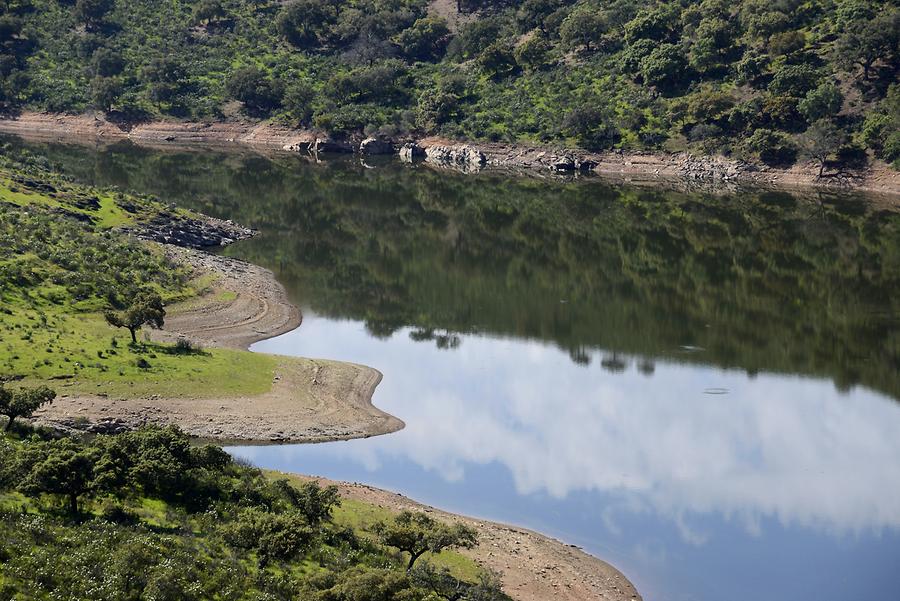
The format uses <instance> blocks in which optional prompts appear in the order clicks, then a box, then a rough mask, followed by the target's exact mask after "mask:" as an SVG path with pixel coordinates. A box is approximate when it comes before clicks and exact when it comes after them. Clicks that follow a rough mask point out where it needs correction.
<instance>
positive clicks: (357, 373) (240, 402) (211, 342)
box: [36, 245, 404, 443]
mask: <svg viewBox="0 0 900 601" xmlns="http://www.w3.org/2000/svg"><path fill="white" fill-rule="evenodd" d="M162 248H163V251H164V252H165V253H166V254H167V255H168V256H169V257H171V258H172V259H173V260H176V261H178V262H181V263H184V264H187V265H189V266H190V267H191V269H193V270H194V272H195V276H196V277H197V278H202V279H203V280H204V281H208V284H207V285H206V287H205V289H204V290H203V291H202V293H201V294H200V295H199V296H198V297H196V298H192V299H191V300H189V301H186V302H183V303H179V304H175V305H171V306H169V307H168V308H167V312H168V315H167V317H166V324H165V328H164V329H163V330H160V331H150V335H151V338H152V339H153V340H156V341H164V342H174V341H175V340H177V339H178V338H187V339H189V340H191V341H192V342H194V343H196V344H199V345H201V346H202V347H204V348H235V349H247V348H248V347H249V346H250V345H251V344H253V343H254V342H257V341H259V340H264V339H266V338H270V337H272V336H277V335H279V334H282V333H284V332H288V331H290V330H293V329H294V328H296V327H297V326H299V325H300V320H301V315H300V311H299V310H298V309H297V307H295V306H294V305H293V304H292V303H291V302H290V301H289V300H288V298H287V294H286V293H285V290H284V288H283V287H282V286H281V284H279V283H278V281H277V280H276V279H275V277H274V275H273V274H272V272H270V271H269V270H267V269H263V268H262V267H258V266H256V265H252V264H250V263H246V262H244V261H239V260H237V259H231V258H228V257H220V256H217V255H211V254H208V253H206V252H202V251H197V250H193V249H188V248H180V247H175V246H172V245H162ZM380 381H381V373H379V372H378V371H377V370H375V369H372V368H370V367H366V366H363V365H356V364H351V363H343V362H340V361H329V360H324V359H306V358H297V357H280V358H279V363H278V366H277V368H276V369H275V373H274V375H273V380H272V388H271V389H270V390H269V391H268V392H266V393H264V394H261V395H255V396H238V397H221V396H220V397H210V398H202V397H178V398H164V397H160V396H157V395H153V396H150V397H148V398H109V397H106V396H99V395H97V396H91V395H78V396H69V395H65V394H62V395H61V396H60V397H58V398H57V399H56V401H54V403H53V404H52V405H49V406H47V407H46V408H44V409H42V410H41V411H40V412H38V413H37V414H36V421H37V422H38V423H42V424H45V425H50V426H53V427H56V428H59V429H62V430H68V431H75V430H77V431H87V432H93V433H116V432H122V431H125V430H130V429H134V428H137V427H140V426H142V425H146V424H161V425H176V426H178V427H179V428H181V429H182V430H184V431H185V432H187V433H188V434H190V435H192V436H197V437H201V438H207V439H217V440H228V441H245V442H270V443H272V442H322V441H329V440H347V439H351V438H366V437H369V436H377V435H379V434H387V433H389V432H395V431H397V430H399V429H401V428H403V426H404V424H403V422H402V421H401V420H399V419H397V418H396V417H394V416H392V415H389V414H387V413H385V412H383V411H381V410H380V409H378V408H377V407H375V406H374V405H373V404H372V395H373V394H374V392H375V388H376V387H377V386H378V383H379V382H380Z"/></svg>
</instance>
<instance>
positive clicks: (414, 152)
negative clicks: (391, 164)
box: [399, 142, 425, 163]
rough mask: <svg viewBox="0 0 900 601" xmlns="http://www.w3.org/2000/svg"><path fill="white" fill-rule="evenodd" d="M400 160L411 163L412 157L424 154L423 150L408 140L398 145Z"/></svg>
mask: <svg viewBox="0 0 900 601" xmlns="http://www.w3.org/2000/svg"><path fill="white" fill-rule="evenodd" d="M399 155H400V160H401V161H403V162H406V163H412V162H413V159H418V158H422V157H423V156H425V151H424V150H422V148H421V147H420V146H419V145H418V144H416V143H415V142H408V143H406V144H404V145H403V146H401V147H400V152H399Z"/></svg>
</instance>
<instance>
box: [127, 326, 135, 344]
mask: <svg viewBox="0 0 900 601" xmlns="http://www.w3.org/2000/svg"><path fill="white" fill-rule="evenodd" d="M128 331H129V332H131V341H132V342H133V343H135V344H137V334H135V332H137V328H128Z"/></svg>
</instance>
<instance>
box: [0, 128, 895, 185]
mask: <svg viewBox="0 0 900 601" xmlns="http://www.w3.org/2000/svg"><path fill="white" fill-rule="evenodd" d="M0 132H4V133H12V134H16V135H20V136H23V137H26V138H32V139H42V140H71V141H79V142H85V141H99V142H104V141H108V142H115V141H119V140H131V141H133V142H135V143H138V144H142V145H148V146H171V147H179V146H181V147H185V146H192V145H194V146H215V147H223V146H225V147H227V146H234V145H242V146H248V147H251V148H256V149H260V150H270V151H274V150H278V151H281V150H282V149H285V148H292V149H306V148H309V147H310V146H311V145H314V143H315V141H316V139H317V138H319V137H322V135H321V134H317V133H316V132H314V131H309V130H299V129H294V128H290V127H286V126H282V125H276V124H272V123H259V122H253V121H214V122H209V123H187V122H180V121H150V122H144V123H117V122H111V121H108V120H107V119H106V118H105V117H103V116H102V115H96V116H94V115H61V114H53V113H33V112H24V113H22V114H20V115H18V116H17V117H15V118H5V119H0ZM389 142H390V144H389V145H386V146H388V147H390V146H393V147H394V148H395V149H398V148H400V147H401V146H402V145H403V144H404V143H412V144H414V145H415V146H416V147H417V149H418V151H419V152H421V153H422V155H423V156H424V155H428V156H427V157H426V158H425V160H426V161H428V162H431V163H432V164H434V165H436V166H439V167H447V168H452V169H456V170H459V171H464V172H475V171H479V170H482V169H484V168H500V169H507V170H526V171H531V172H536V173H541V172H542V173H549V172H553V173H560V172H562V173H570V172H573V173H591V174H593V175H597V176H601V177H603V178H606V179H611V180H613V181H625V182H635V183H653V182H657V183H666V182H670V183H671V182H676V183H679V184H681V185H688V186H698V187H710V186H712V187H723V186H725V187H727V186H733V185H735V184H742V185H755V186H766V187H779V188H782V187H784V188H806V189H817V188H819V189H832V190H835V189H837V190H855V191H860V192H870V193H875V194H882V195H887V196H890V197H892V198H893V197H897V196H900V172H898V171H895V170H894V169H892V168H890V166H888V165H886V164H885V163H883V162H881V161H873V162H872V163H871V164H870V165H869V166H868V167H866V168H864V169H861V170H856V171H853V172H834V171H833V170H832V171H830V172H828V175H829V176H828V177H825V178H819V177H818V167H817V166H816V165H814V164H811V163H805V162H802V161H801V162H798V163H797V164H795V165H794V166H792V167H791V168H789V169H781V168H775V167H768V166H766V165H762V164H758V163H747V162H743V161H737V160H733V159H730V158H725V157H720V156H701V155H693V154H691V153H687V152H680V153H665V152H649V151H648V152H601V153H591V152H587V151H584V150H579V149H573V148H562V147H556V146H530V145H527V144H506V143H489V142H473V143H464V142H459V141H454V140H447V139H443V138H438V137H429V138H423V139H420V140H416V141H412V140H392V141H389ZM334 146H335V147H341V148H342V149H350V148H352V147H355V146H357V145H356V144H347V145H343V144H335V145H334ZM458 149H466V150H467V154H466V158H465V159H464V160H462V161H458V160H456V159H455V158H450V159H448V158H447V157H448V156H449V155H450V154H453V153H454V151H455V150H458ZM304 151H305V150H304ZM473 156H474V157H476V160H474V161H473V160H471V159H472V157H473ZM435 157H437V159H436V160H435ZM893 202H897V199H896V198H894V200H893Z"/></svg>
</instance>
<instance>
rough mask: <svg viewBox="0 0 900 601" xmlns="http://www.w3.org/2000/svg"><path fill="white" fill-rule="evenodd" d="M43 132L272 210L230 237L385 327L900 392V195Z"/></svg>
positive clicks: (238, 211) (56, 156)
mask: <svg viewBox="0 0 900 601" xmlns="http://www.w3.org/2000/svg"><path fill="white" fill-rule="evenodd" d="M39 148H40V151H41V152H43V153H45V154H46V155H47V156H48V157H51V160H52V161H54V162H56V163H59V164H60V166H61V167H64V169H65V170H66V172H68V173H71V174H72V175H73V176H76V177H78V179H81V180H84V181H99V182H104V183H105V184H115V185H118V186H120V187H122V188H123V189H126V188H128V189H135V190H139V191H142V192H151V193H154V194H158V195H160V196H163V197H165V198H171V199H173V200H176V201H177V202H178V203H180V204H184V205H185V206H191V207H192V208H195V209H197V210H201V211H203V212H205V213H208V214H213V215H217V216H220V217H229V218H235V219H237V220H238V221H240V222H241V223H245V224H248V225H251V226H254V227H257V228H259V229H260V230H262V232H263V234H262V235H261V236H259V237H258V238H255V239H253V240H250V241H247V242H243V243H241V244H240V245H238V246H235V247H233V248H232V249H231V250H229V251H228V252H232V253H237V254H239V255H240V256H242V257H243V258H246V259H249V260H251V261H253V262H255V263H258V264H260V265H264V266H266V267H269V268H270V269H272V270H274V271H275V272H276V274H278V277H279V279H280V281H282V282H283V283H284V284H285V286H286V287H288V289H289V291H290V292H291V293H292V294H293V295H294V298H295V299H296V300H297V302H299V303H301V304H302V305H303V306H309V307H310V308H311V309H312V310H313V311H314V312H316V313H319V314H323V315H328V316H333V317H339V318H352V319H358V320H362V321H364V322H365V323H366V325H367V327H368V328H369V330H370V331H371V332H372V333H374V334H377V335H379V336H391V335H395V334H396V333H398V332H399V331H400V330H401V328H413V330H414V336H415V337H416V339H418V340H421V341H422V344H437V345H439V346H442V347H452V346H453V345H454V344H457V343H458V341H459V334H461V333H488V334H496V335H502V336H516V337H527V338H534V339H539V340H546V341H552V342H554V343H556V344H558V345H559V346H560V347H561V348H563V349H565V350H567V351H568V352H570V353H571V355H572V357H573V360H576V361H583V360H584V359H585V358H586V356H587V353H586V352H585V351H586V350H587V349H596V348H600V349H603V350H604V351H606V352H607V353H608V354H609V355H611V356H614V355H615V353H617V352H618V353H625V354H630V355H637V356H639V357H642V358H643V359H644V360H646V361H648V362H651V363H652V361H654V360H657V359H665V360H678V361H690V362H704V363H710V364H713V365H717V366H721V367H735V368H740V369H744V370H746V371H747V372H749V373H756V372H760V371H776V372H785V373H801V374H808V375H816V376H821V377H828V378H832V379H833V380H834V381H835V383H836V385H838V386H840V387H841V388H844V387H849V386H852V385H854V384H856V383H861V384H864V385H867V386H869V387H872V388H874V389H877V390H880V391H883V392H885V393H887V394H890V395H891V396H893V397H895V398H900V329H898V323H897V321H896V319H895V318H894V317H893V316H895V315H897V314H898V312H900V305H898V302H900V298H898V296H897V295H896V294H894V293H893V291H894V290H897V289H900V214H898V213H897V212H892V211H884V210H879V209H878V208H877V207H875V208H873V207H869V206H867V204H866V203H865V202H864V200H865V199H862V198H858V197H850V196H843V195H828V194H823V193H817V194H812V195H807V196H798V195H792V194H788V193H783V192H764V191H763V192H761V191H755V192H754V191H746V190H744V191H739V192H736V193H724V192H722V193H720V194H717V195H712V194H709V193H699V192H697V193H683V192H673V191H667V190H659V189H656V190H654V189H639V188H633V187H610V186H608V185H605V184H603V183H601V182H596V181H586V180H575V181H546V180H539V179H512V178H508V177H504V176H501V175H490V174H480V175H466V176H464V175H457V174H452V173H446V172H436V171H433V170H430V169H427V168H418V169H409V168H403V167H402V166H396V165H393V164H385V165H381V166H380V168H378V169H368V168H365V167H362V166H360V165H358V164H355V162H351V161H333V162H332V161H329V162H326V163H324V164H316V165H304V164H303V163H304V162H303V160H302V159H300V158H298V157H292V156H287V157H278V158H274V159H266V158H263V157H259V156H257V155H253V154H248V155H246V156H239V155H233V154H229V155H224V154H216V153H209V152H197V153H170V152H169V153H166V152H158V151H152V150H146V149H139V148H133V147H130V148H129V147H118V148H109V149H106V150H103V151H100V152H96V153H86V152H85V151H84V149H83V148H79V147H66V146H58V147H48V146H41V147H39ZM251 200H252V202H251ZM560 300H565V301H566V302H565V303H561V302H560ZM682 345H689V346H691V347H694V348H702V349H705V350H703V351H702V352H694V353H687V352H683V351H680V350H679V349H680V348H681V347H682ZM614 364H615V361H614V360H613V361H612V363H611V365H614Z"/></svg>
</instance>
